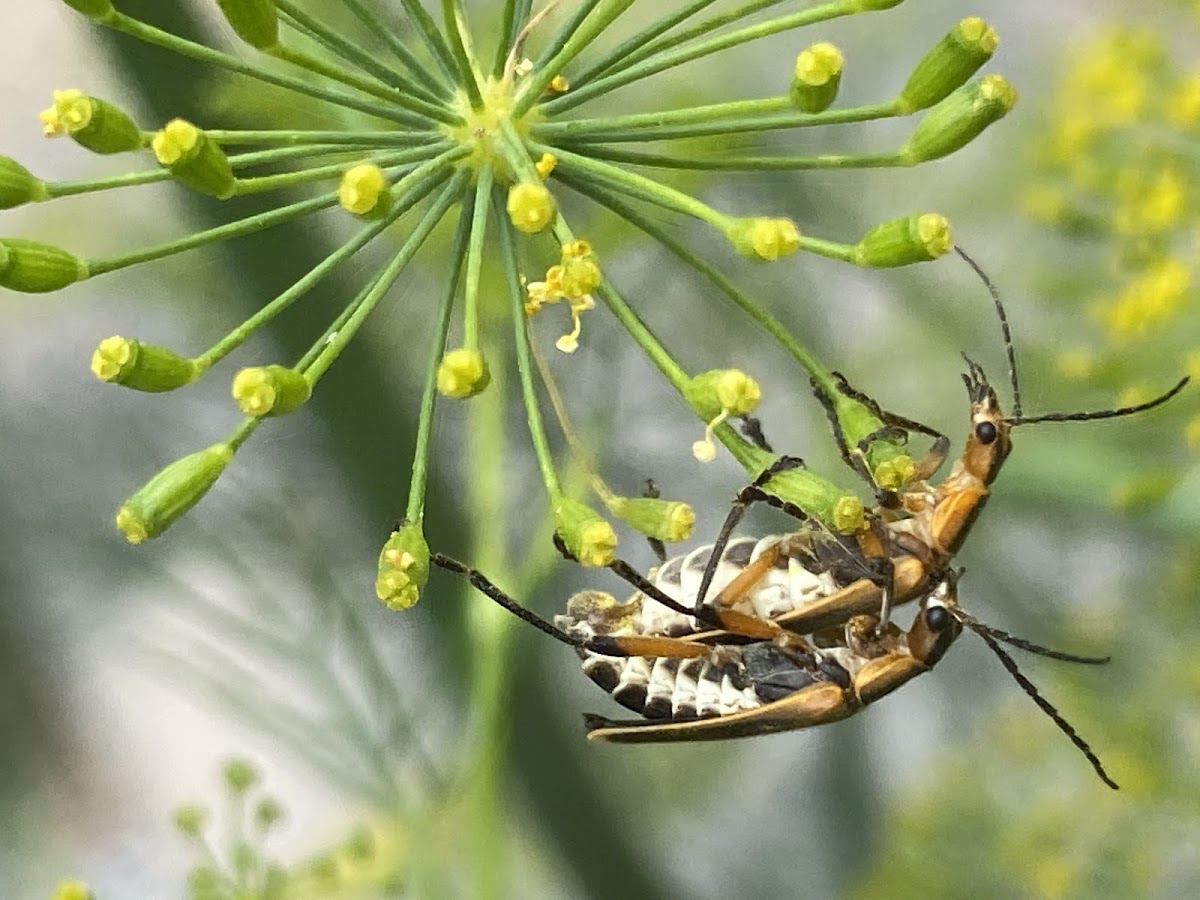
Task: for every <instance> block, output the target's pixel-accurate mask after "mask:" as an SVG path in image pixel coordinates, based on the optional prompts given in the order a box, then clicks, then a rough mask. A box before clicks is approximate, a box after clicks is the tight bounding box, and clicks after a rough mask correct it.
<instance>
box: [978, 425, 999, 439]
mask: <svg viewBox="0 0 1200 900" xmlns="http://www.w3.org/2000/svg"><path fill="white" fill-rule="evenodd" d="M997 434H998V432H997V431H996V426H995V425H994V424H993V423H992V422H980V423H979V424H978V425H976V426H975V437H977V438H978V439H979V442H980V443H981V444H990V443H991V442H992V441H994V440H996V435H997Z"/></svg>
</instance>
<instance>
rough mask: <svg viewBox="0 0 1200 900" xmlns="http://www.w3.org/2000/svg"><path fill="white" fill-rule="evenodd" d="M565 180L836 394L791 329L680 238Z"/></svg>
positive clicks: (583, 184) (595, 190)
mask: <svg viewBox="0 0 1200 900" xmlns="http://www.w3.org/2000/svg"><path fill="white" fill-rule="evenodd" d="M564 180H565V181H566V183H567V184H569V185H570V186H571V187H572V188H574V189H575V190H577V191H579V192H580V193H582V194H584V195H585V196H587V197H590V198H591V199H593V200H595V201H596V202H597V203H601V204H603V205H604V206H607V207H608V208H609V209H610V210H612V211H613V212H614V213H616V214H617V215H618V216H620V217H621V218H623V219H625V220H626V221H628V222H630V223H631V224H633V225H635V226H637V227H638V228H640V229H641V230H642V231H644V232H645V233H646V234H648V235H650V237H652V238H654V239H655V240H656V241H658V242H659V243H660V244H662V245H663V246H664V247H666V248H667V249H668V250H670V251H671V252H672V253H674V254H675V255H676V256H678V257H679V258H680V259H681V260H682V261H683V262H684V263H686V264H687V265H689V266H692V267H693V268H695V269H696V270H697V271H698V272H700V274H702V275H703V276H704V277H706V278H707V279H708V280H709V281H710V282H712V284H713V285H714V286H715V287H716V288H717V289H718V290H719V291H721V293H723V294H724V295H725V296H726V297H728V298H729V299H730V300H732V301H733V303H734V304H735V305H736V306H737V307H739V308H740V309H741V310H742V311H743V312H744V313H746V315H748V316H749V317H750V319H751V320H752V321H753V322H754V323H755V324H757V325H758V326H759V327H761V328H762V329H763V330H764V331H766V332H767V334H769V335H771V337H773V338H774V339H775V340H776V341H778V342H779V344H780V346H782V347H783V348H784V349H785V350H786V351H787V352H788V353H789V354H791V356H792V358H793V359H795V360H796V361H797V362H798V363H800V365H801V366H803V368H804V370H805V371H806V372H807V373H808V374H809V377H810V378H812V379H813V380H814V381H816V382H817V383H818V384H819V385H820V386H821V388H822V390H824V391H825V392H826V393H827V394H828V395H830V396H834V395H836V394H837V393H838V388H837V382H836V381H834V378H833V375H832V374H831V373H830V371H829V370H828V369H827V368H825V367H824V366H823V365H821V362H820V361H819V360H818V359H817V358H816V357H815V356H813V355H812V354H811V353H809V352H808V350H807V349H806V348H805V347H804V346H803V345H802V344H801V343H800V342H799V341H797V340H796V338H795V337H793V336H792V334H791V332H789V331H788V330H787V328H785V327H784V325H783V323H782V322H780V321H779V320H778V319H776V318H775V317H774V316H772V315H771V314H770V313H769V312H767V310H766V309H764V308H763V307H762V306H761V305H760V304H759V303H758V302H757V301H756V300H754V299H753V298H752V297H751V296H750V295H749V294H747V293H746V292H745V291H743V290H742V289H741V288H739V287H738V286H737V285H736V284H734V283H733V281H732V280H730V279H729V278H728V277H727V276H726V275H725V274H724V273H723V272H721V270H720V269H718V268H717V267H716V266H714V265H713V264H712V263H711V262H709V261H708V260H707V259H706V258H704V257H703V256H701V255H700V254H699V253H696V252H695V251H693V250H692V249H691V248H690V247H689V246H688V245H687V244H686V243H684V242H683V241H682V240H680V239H678V238H676V237H674V236H673V235H672V234H671V233H670V232H669V231H668V230H667V229H665V228H662V227H660V226H659V225H657V224H656V223H655V222H654V221H653V220H652V219H651V218H649V217H648V216H644V215H642V213H641V212H639V211H638V210H637V209H636V208H634V207H633V206H630V205H629V204H628V203H626V202H625V201H624V200H622V199H620V197H619V196H617V195H616V194H613V193H612V192H610V191H607V190H605V189H604V188H601V187H599V186H598V185H595V184H592V183H589V182H588V181H586V180H584V179H577V178H574V177H570V178H567V179H564Z"/></svg>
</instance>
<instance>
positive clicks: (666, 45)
mask: <svg viewBox="0 0 1200 900" xmlns="http://www.w3.org/2000/svg"><path fill="white" fill-rule="evenodd" d="M783 2H785V0H750V2H748V3H743V4H742V5H741V6H738V7H735V8H734V9H731V10H728V11H726V12H723V13H721V14H719V15H716V16H712V17H711V18H708V19H705V20H704V21H703V22H697V23H696V24H695V25H693V26H692V27H691V28H688V29H686V30H684V31H681V32H679V33H678V34H673V35H671V36H670V37H668V38H663V39H662V40H656V41H652V42H649V43H646V44H643V45H642V46H640V47H638V48H636V49H634V50H632V51H631V52H630V53H629V55H628V56H625V57H618V58H617V59H615V60H614V61H613V62H612V63H610V64H609V65H608V66H607V67H606V69H605V70H604V71H603V72H602V73H600V77H606V76H608V75H610V74H612V73H613V71H615V70H620V69H621V68H623V67H625V66H632V65H636V64H637V63H640V62H641V61H642V60H644V59H647V58H649V57H651V56H654V55H655V54H657V53H663V52H665V51H667V50H670V49H671V48H672V47H678V46H679V45H681V44H686V43H687V42H688V41H693V40H695V39H696V38H699V37H704V35H706V34H709V33H711V32H713V31H717V30H718V29H721V28H724V27H725V26H726V25H730V24H732V23H734V22H737V21H739V20H741V19H745V18H749V17H750V16H753V15H755V14H756V13H760V12H762V11H763V10H764V9H770V8H771V7H772V6H778V5H779V4H780V3H783ZM705 5H707V4H705ZM588 80H591V76H590V75H589V78H588ZM581 83H582V82H581Z"/></svg>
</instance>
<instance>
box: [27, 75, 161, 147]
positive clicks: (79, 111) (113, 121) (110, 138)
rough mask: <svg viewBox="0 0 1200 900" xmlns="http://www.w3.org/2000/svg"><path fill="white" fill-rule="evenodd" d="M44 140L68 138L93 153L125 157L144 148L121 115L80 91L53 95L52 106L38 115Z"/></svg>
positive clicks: (142, 140) (138, 132) (138, 133)
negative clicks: (123, 155)
mask: <svg viewBox="0 0 1200 900" xmlns="http://www.w3.org/2000/svg"><path fill="white" fill-rule="evenodd" d="M38 118H39V119H41V121H42V128H43V130H44V131H45V133H46V136H47V137H59V136H62V135H69V136H70V137H71V138H72V140H74V141H75V143H77V144H79V146H81V147H84V148H86V149H88V150H91V151H92V152H93V153H128V152H129V151H130V150H140V149H141V148H142V147H143V146H145V143H146V142H145V138H144V137H143V136H142V131H141V129H140V128H138V127H137V123H136V122H134V121H133V119H131V118H130V117H129V116H128V115H126V113H125V111H124V110H122V109H121V108H120V107H117V106H114V105H113V104H111V103H109V102H108V101H107V100H100V99H98V98H96V97H89V96H88V95H87V94H85V93H84V92H83V91H78V90H74V89H72V90H67V91H55V92H54V105H53V106H51V107H50V108H49V109H45V110H42V112H40V113H39V114H38Z"/></svg>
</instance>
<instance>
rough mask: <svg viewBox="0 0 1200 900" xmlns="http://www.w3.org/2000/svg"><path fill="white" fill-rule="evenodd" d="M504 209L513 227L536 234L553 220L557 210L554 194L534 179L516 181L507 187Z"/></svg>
mask: <svg viewBox="0 0 1200 900" xmlns="http://www.w3.org/2000/svg"><path fill="white" fill-rule="evenodd" d="M505 209H506V210H507V211H508V218H509V221H511V222H512V224H513V227H514V228H516V229H517V230H518V231H523V232H525V233H526V234H537V233H538V232H539V231H541V230H542V229H544V228H545V227H546V226H547V225H549V224H550V223H551V222H553V221H554V216H555V213H556V212H557V211H558V207H557V206H556V204H555V202H554V195H553V194H551V193H550V191H549V190H548V189H547V188H546V186H545V185H544V184H541V183H539V182H536V181H518V182H517V183H516V184H514V185H513V186H512V187H511V188H509V189H508V201H507V203H506V204H505Z"/></svg>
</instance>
